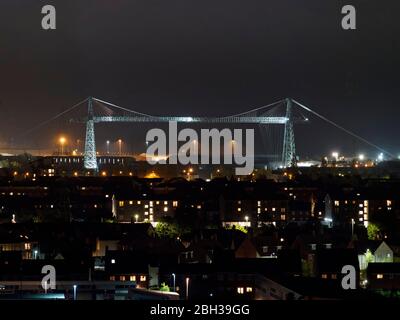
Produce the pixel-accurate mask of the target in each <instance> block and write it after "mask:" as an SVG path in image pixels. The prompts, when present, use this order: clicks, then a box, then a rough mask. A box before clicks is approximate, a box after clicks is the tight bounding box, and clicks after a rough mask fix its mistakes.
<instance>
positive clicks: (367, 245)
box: [348, 240, 393, 270]
mask: <svg viewBox="0 0 400 320" xmlns="http://www.w3.org/2000/svg"><path fill="white" fill-rule="evenodd" d="M348 248H354V249H356V250H357V255H358V262H359V267H360V270H366V269H367V267H368V263H371V262H377V263H384V262H393V250H392V249H391V248H390V247H389V245H388V244H387V243H386V242H385V241H378V240H376V241H373V240H368V241H351V242H350V243H349V246H348Z"/></svg>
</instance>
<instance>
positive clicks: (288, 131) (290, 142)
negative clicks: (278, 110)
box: [282, 98, 296, 167]
mask: <svg viewBox="0 0 400 320" xmlns="http://www.w3.org/2000/svg"><path fill="white" fill-rule="evenodd" d="M286 118H287V121H286V123H285V131H284V136H283V150H282V166H283V167H292V166H295V165H296V145H295V142H294V130H293V116H292V99H290V98H287V99H286Z"/></svg>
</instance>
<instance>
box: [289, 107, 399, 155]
mask: <svg viewBox="0 0 400 320" xmlns="http://www.w3.org/2000/svg"><path fill="white" fill-rule="evenodd" d="M292 101H293V102H294V103H295V104H297V105H298V106H299V107H301V108H303V109H304V110H306V111H308V112H310V113H312V114H314V115H316V116H317V117H318V118H320V119H322V120H324V121H326V122H328V123H329V124H331V125H333V126H335V127H336V128H338V129H340V130H342V131H344V132H346V133H347V134H349V135H351V136H353V137H354V138H356V139H358V140H361V141H362V142H364V143H366V144H368V145H370V146H371V147H374V148H376V149H378V150H379V151H382V152H383V153H386V154H388V155H389V156H391V157H395V156H394V155H393V154H392V153H390V152H388V151H386V150H385V149H382V148H381V147H379V146H377V145H376V144H374V143H372V142H369V141H368V140H366V139H364V138H363V137H361V136H359V135H358V134H356V133H354V132H352V131H350V130H347V129H346V128H343V127H342V126H340V125H338V124H337V123H335V122H333V121H331V120H329V119H328V118H326V117H324V116H323V115H321V114H319V113H318V112H316V111H314V110H312V109H310V108H309V107H306V106H305V105H303V104H301V103H300V102H297V101H296V100H294V99H292Z"/></svg>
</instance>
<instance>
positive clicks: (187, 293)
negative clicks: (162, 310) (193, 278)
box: [186, 277, 189, 300]
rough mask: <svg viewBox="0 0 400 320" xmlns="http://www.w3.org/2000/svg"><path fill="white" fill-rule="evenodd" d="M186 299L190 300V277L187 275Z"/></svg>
mask: <svg viewBox="0 0 400 320" xmlns="http://www.w3.org/2000/svg"><path fill="white" fill-rule="evenodd" d="M186 300H189V277H186Z"/></svg>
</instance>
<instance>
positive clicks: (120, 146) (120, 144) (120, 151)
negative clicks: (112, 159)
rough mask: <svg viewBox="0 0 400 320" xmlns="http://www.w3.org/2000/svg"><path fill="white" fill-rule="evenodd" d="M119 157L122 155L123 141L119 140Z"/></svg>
mask: <svg viewBox="0 0 400 320" xmlns="http://www.w3.org/2000/svg"><path fill="white" fill-rule="evenodd" d="M118 148H119V155H122V139H118Z"/></svg>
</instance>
